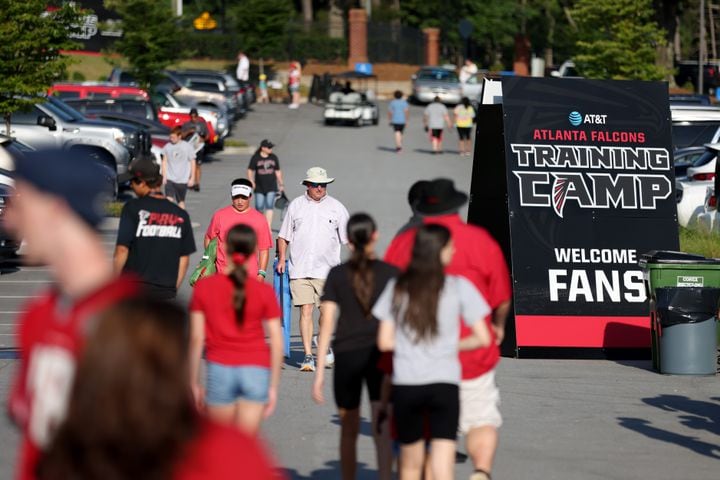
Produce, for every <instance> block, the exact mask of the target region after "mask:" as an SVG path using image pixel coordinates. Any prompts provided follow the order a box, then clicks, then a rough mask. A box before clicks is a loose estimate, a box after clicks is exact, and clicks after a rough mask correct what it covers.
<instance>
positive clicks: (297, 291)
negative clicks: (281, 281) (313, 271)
mask: <svg viewBox="0 0 720 480" xmlns="http://www.w3.org/2000/svg"><path fill="white" fill-rule="evenodd" d="M324 287H325V280H323V279H321V278H293V279H291V280H290V294H291V295H292V300H293V305H295V306H296V307H299V306H300V305H310V304H315V306H317V307H319V306H320V296H321V295H322V293H323V288H324Z"/></svg>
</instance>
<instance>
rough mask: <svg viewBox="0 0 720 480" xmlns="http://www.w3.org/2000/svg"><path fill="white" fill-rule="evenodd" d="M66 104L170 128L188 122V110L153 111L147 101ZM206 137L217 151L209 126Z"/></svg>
mask: <svg viewBox="0 0 720 480" xmlns="http://www.w3.org/2000/svg"><path fill="white" fill-rule="evenodd" d="M66 102H67V103H68V104H69V105H71V106H72V107H74V108H76V109H78V110H79V111H80V112H82V113H83V114H86V115H96V114H98V113H103V112H116V113H127V114H129V115H134V116H136V117H138V118H144V119H146V120H153V121H157V122H160V123H161V124H163V125H165V126H167V127H170V128H172V127H175V126H182V125H183V124H184V123H185V122H188V121H189V120H190V114H189V110H188V113H181V112H178V111H175V110H174V109H166V108H164V107H161V108H160V109H159V111H158V110H156V109H155V105H154V104H153V103H152V102H151V101H148V100H137V99H136V100H130V99H117V100H116V99H112V98H108V99H105V100H93V99H81V98H71V99H67V100H66ZM208 137H209V138H208V146H209V147H210V148H211V149H215V150H218V149H221V148H222V143H218V142H219V139H218V136H217V134H216V133H215V129H214V128H213V127H212V125H211V124H209V125H208Z"/></svg>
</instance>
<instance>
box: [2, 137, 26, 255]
mask: <svg viewBox="0 0 720 480" xmlns="http://www.w3.org/2000/svg"><path fill="white" fill-rule="evenodd" d="M30 151H32V148H31V147H30V146H28V145H25V144H24V143H22V142H20V141H18V140H15V139H13V138H11V137H7V136H5V135H0V259H6V258H11V257H13V256H15V254H17V251H18V250H19V249H20V244H21V242H19V241H18V240H16V239H15V238H14V237H13V236H12V235H10V234H9V233H8V231H7V229H6V228H5V225H4V223H5V209H6V208H7V206H8V202H9V201H10V199H12V197H13V196H14V195H15V182H14V180H13V174H12V172H13V170H14V169H15V167H14V161H15V159H16V158H18V157H21V156H22V155H24V154H25V153H26V152H30Z"/></svg>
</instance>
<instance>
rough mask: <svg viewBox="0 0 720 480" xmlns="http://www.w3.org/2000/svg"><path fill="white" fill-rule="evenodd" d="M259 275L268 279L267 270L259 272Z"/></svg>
mask: <svg viewBox="0 0 720 480" xmlns="http://www.w3.org/2000/svg"><path fill="white" fill-rule="evenodd" d="M258 275H262V277H263V278H265V277H267V272H266V271H265V270H258Z"/></svg>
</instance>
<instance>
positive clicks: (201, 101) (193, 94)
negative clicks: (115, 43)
mask: <svg viewBox="0 0 720 480" xmlns="http://www.w3.org/2000/svg"><path fill="white" fill-rule="evenodd" d="M108 81H110V82H116V83H135V79H134V78H133V77H132V75H130V73H128V72H126V71H124V70H122V69H121V68H114V69H113V70H112V72H110V76H109V77H108ZM185 83H186V82H185V81H184V80H182V79H181V78H178V77H176V76H175V75H173V74H171V73H169V72H163V73H162V77H161V79H160V81H159V82H158V83H157V84H156V85H154V87H155V88H156V89H158V90H168V91H170V92H172V94H173V95H174V96H175V98H177V99H178V100H180V101H181V102H183V103H185V104H186V105H187V106H189V107H196V108H201V107H204V108H213V109H217V110H220V111H222V112H223V113H225V114H226V115H227V116H228V117H229V118H235V117H234V115H235V111H234V109H233V108H231V105H229V103H228V100H227V99H226V98H225V96H224V95H222V94H219V93H213V92H209V91H200V90H193V89H190V88H187V87H186V86H185Z"/></svg>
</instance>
